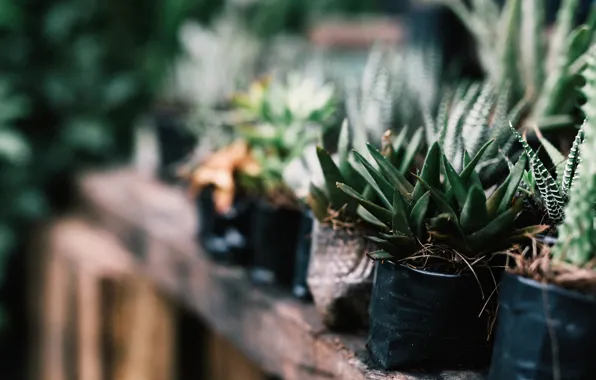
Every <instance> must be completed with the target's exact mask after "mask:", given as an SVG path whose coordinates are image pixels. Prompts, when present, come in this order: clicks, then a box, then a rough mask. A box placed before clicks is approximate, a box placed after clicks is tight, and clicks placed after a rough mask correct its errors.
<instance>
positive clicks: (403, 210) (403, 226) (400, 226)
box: [391, 191, 412, 237]
mask: <svg viewBox="0 0 596 380" xmlns="http://www.w3.org/2000/svg"><path fill="white" fill-rule="evenodd" d="M408 211H409V210H408V204H407V202H406V201H405V199H404V198H403V197H402V195H401V193H400V192H399V191H394V192H393V220H392V222H391V227H392V230H393V232H394V233H396V234H398V235H403V236H407V237H410V236H412V232H411V231H410V225H409V223H408V214H409V212H408Z"/></svg>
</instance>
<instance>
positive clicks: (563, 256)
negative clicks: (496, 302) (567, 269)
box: [552, 53, 596, 269]
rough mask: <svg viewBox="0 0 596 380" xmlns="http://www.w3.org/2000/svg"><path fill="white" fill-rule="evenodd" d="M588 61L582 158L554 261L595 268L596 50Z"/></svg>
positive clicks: (553, 250) (561, 227) (554, 248)
mask: <svg viewBox="0 0 596 380" xmlns="http://www.w3.org/2000/svg"><path fill="white" fill-rule="evenodd" d="M586 63H587V68H586V70H585V72H584V73H583V75H584V78H585V80H586V84H585V85H584V88H583V93H584V95H585V96H586V98H587V101H586V103H585V105H584V106H583V107H582V109H583V111H584V115H585V116H586V123H584V132H585V141H584V144H583V145H582V147H581V149H580V153H581V156H582V160H581V164H580V165H579V167H578V168H577V173H578V175H577V178H576V179H574V181H573V182H574V185H573V186H572V187H571V189H570V193H569V203H568V204H567V206H566V207H565V219H564V221H563V223H562V224H561V225H560V226H559V239H558V242H557V244H556V245H555V246H554V247H553V249H552V255H553V260H555V262H559V263H561V262H566V263H570V264H572V265H574V266H577V267H580V268H590V269H596V260H594V257H595V255H596V228H595V225H594V222H595V220H596V211H595V210H594V205H595V204H596V107H595V104H596V53H591V54H590V55H589V56H588V57H587V59H586ZM574 176H575V175H574Z"/></svg>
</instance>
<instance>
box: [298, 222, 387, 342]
mask: <svg viewBox="0 0 596 380" xmlns="http://www.w3.org/2000/svg"><path fill="white" fill-rule="evenodd" d="M374 249H375V248H374V244H373V243H371V242H370V241H368V240H367V239H366V237H365V235H364V233H363V232H361V231H358V230H347V229H334V228H333V227H332V226H330V225H328V224H321V223H319V222H318V221H316V220H315V222H314V226H313V238H312V249H311V258H310V264H309V267H308V277H307V283H308V287H309V289H310V291H311V293H312V296H313V299H314V302H315V306H316V308H317V311H318V312H319V313H320V314H321V316H322V317H323V322H324V323H325V325H326V326H327V327H328V328H330V329H332V330H348V329H350V330H358V329H364V328H366V327H367V326H368V305H369V301H370V294H371V290H372V282H373V274H374V262H373V261H372V260H371V259H370V258H369V257H368V256H366V253H367V252H369V251H373V250H374Z"/></svg>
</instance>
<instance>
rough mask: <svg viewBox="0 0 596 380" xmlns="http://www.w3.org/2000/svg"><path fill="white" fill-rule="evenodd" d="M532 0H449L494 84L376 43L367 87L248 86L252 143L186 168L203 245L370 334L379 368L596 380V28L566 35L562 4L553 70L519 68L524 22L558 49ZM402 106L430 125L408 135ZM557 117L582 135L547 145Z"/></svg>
mask: <svg viewBox="0 0 596 380" xmlns="http://www.w3.org/2000/svg"><path fill="white" fill-rule="evenodd" d="M538 3H539V2H536V1H534V2H532V4H533V5H532V6H531V7H530V6H528V5H525V4H524V6H523V7H522V4H521V2H520V1H519V0H511V1H508V2H506V5H505V7H504V8H503V10H501V11H499V8H494V9H493V8H490V6H492V2H491V1H488V0H485V1H478V2H473V7H471V8H466V7H465V5H464V4H463V3H459V2H453V3H452V5H453V4H456V5H454V6H457V7H460V8H457V9H456V10H457V14H459V15H462V16H464V17H467V21H468V22H467V25H468V26H469V27H470V28H473V31H474V32H477V33H478V35H479V36H481V37H478V43H479V45H480V49H481V62H482V63H483V64H484V65H486V67H485V69H486V72H487V75H488V77H489V79H488V80H487V81H486V82H484V83H464V84H460V85H456V86H451V85H449V84H443V83H441V81H440V78H438V79H437V80H436V81H429V75H428V73H429V72H432V68H429V66H427V64H428V62H426V61H425V60H420V59H413V58H412V56H416V57H417V58H419V57H420V55H419V54H420V52H413V51H406V52H404V53H402V54H401V55H400V54H398V55H396V53H395V52H391V51H385V50H382V49H376V50H373V52H372V53H371V56H370V57H369V62H368V64H367V68H366V69H365V70H364V74H363V78H362V83H361V85H360V86H359V87H358V88H357V89H353V88H350V89H349V90H347V91H341V90H339V89H338V88H334V87H333V86H332V85H330V84H329V83H325V82H320V81H317V80H315V79H314V78H313V77H311V76H304V75H302V76H300V75H290V76H287V77H273V78H268V79H265V80H260V81H258V82H255V83H254V84H253V86H252V87H251V89H250V90H249V92H248V93H246V94H241V95H237V96H236V97H235V98H234V100H233V104H234V110H235V116H234V117H233V118H232V119H231V120H232V121H230V123H231V124H233V125H234V126H235V130H236V132H237V136H238V139H237V140H236V141H235V142H234V143H233V144H231V145H230V146H227V147H225V148H223V149H222V150H220V151H218V152H216V153H214V154H213V155H211V156H210V157H209V158H208V159H207V160H205V161H203V162H202V163H201V164H200V165H199V166H198V167H197V168H196V169H195V170H192V171H189V172H188V173H187V177H188V179H189V181H190V183H191V188H192V189H193V190H194V191H197V190H198V191H200V195H199V197H198V199H199V202H198V203H199V206H200V207H199V213H200V226H201V231H200V234H199V235H200V241H201V244H202V245H203V247H204V248H205V250H206V251H207V252H209V253H210V254H211V255H212V256H213V257H214V258H215V259H218V260H225V261H228V262H230V263H233V264H240V265H244V266H246V267H247V268H248V269H249V273H250V275H251V278H252V279H253V280H254V281H255V282H258V283H278V284H280V285H283V286H290V287H293V289H294V294H295V295H296V296H298V297H301V298H308V297H309V293H310V294H311V295H312V297H313V299H314V303H315V306H316V307H317V310H318V311H319V312H320V313H321V315H322V317H323V320H324V322H325V324H326V325H327V326H328V327H329V328H330V329H333V330H359V329H368V342H367V348H368V350H369V352H370V354H371V357H372V359H373V360H374V361H375V362H376V363H378V364H379V365H380V366H381V367H383V368H384V369H420V368H424V369H436V368H454V367H464V368H486V367H488V366H490V373H489V378H491V379H590V378H591V377H592V376H593V375H592V374H593V373H594V368H593V366H594V364H592V362H593V361H592V360H590V357H589V355H590V353H591V351H590V349H589V347H590V345H589V342H590V340H591V338H592V336H593V335H594V331H596V329H595V328H594V323H593V322H591V321H593V320H594V319H593V318H592V316H593V315H594V314H595V313H596V272H595V269H596V268H594V263H595V262H596V261H595V260H594V253H595V252H596V251H595V249H594V248H595V247H594V245H596V238H595V237H596V231H595V229H594V220H595V217H596V215H594V212H595V209H594V205H595V204H596V167H594V166H593V165H594V164H593V163H594V162H596V161H595V159H594V157H591V155H592V154H594V153H592V152H594V151H595V150H594V148H596V146H593V145H594V144H595V143H596V49H595V48H592V47H591V46H592V41H593V30H594V26H593V25H592V24H589V25H587V26H581V27H579V28H577V29H575V30H572V29H573V25H572V22H571V21H570V17H571V16H570V14H571V15H573V7H574V6H576V5H577V4H575V5H574V4H573V3H574V2H573V1H566V2H563V6H562V7H561V10H560V11H559V17H558V21H557V23H556V25H555V27H554V32H553V33H554V35H555V38H554V39H553V40H552V41H553V42H552V43H551V44H550V45H548V46H550V49H549V52H550V53H549V54H550V55H552V56H553V57H554V58H553V62H554V65H555V67H556V68H557V70H555V71H553V72H549V71H548V70H544V71H543V72H542V74H540V73H538V72H535V71H538V68H536V70H535V71H532V70H526V69H528V68H529V66H527V65H526V66H524V69H521V68H518V66H523V65H517V64H515V62H518V61H523V62H524V64H525V63H527V62H526V58H515V57H514V56H515V55H516V54H518V50H517V48H518V47H519V46H518V45H517V39H516V38H515V37H514V36H515V35H516V33H521V34H522V35H523V36H524V38H527V37H528V36H527V34H528V33H533V36H534V37H535V39H534V40H533V41H534V44H535V45H533V46H535V47H537V51H538V50H540V49H538V47H540V48H541V49H545V48H546V46H547V45H546V40H542V35H543V34H542V32H543V31H544V25H543V24H541V22H540V21H539V20H540V17H534V18H533V20H532V21H531V24H532V28H529V29H528V28H522V24H523V23H522V21H521V20H522V17H521V15H522V13H523V14H526V16H528V15H530V14H532V15H539V14H540V12H542V11H543V10H541V8H540V7H539V6H538ZM489 10H496V12H497V13H496V15H498V16H499V17H497V18H496V19H495V20H493V21H495V22H496V24H497V25H499V28H496V29H498V30H495V31H493V32H494V33H492V32H491V33H492V34H491V33H489V32H490V31H486V30H481V28H482V27H484V25H485V24H484V23H483V22H482V20H483V18H482V17H484V18H487V17H494V15H491V14H489V13H490V12H489ZM524 12H526V13H524ZM527 12H530V13H527ZM571 19H572V17H571ZM589 19H591V18H589ZM487 20H488V19H487ZM487 20H485V21H487ZM499 20H501V21H499ZM537 20H538V21H537ZM528 30H529V32H528ZM484 32H486V33H487V34H486V35H485V33H484ZM586 33H587V34H586ZM489 34H490V35H493V36H495V37H496V38H498V39H499V41H502V44H496V45H497V46H493V45H495V44H494V43H492V42H491V40H490V38H489V37H487V36H488V35H489ZM578 35H581V36H582V37H581V38H580V37H578ZM565 40H568V41H569V44H567V45H565V44H564V43H563V44H561V41H565ZM511 41H514V42H511ZM513 43H515V46H513V47H511V46H510V44H513ZM503 47H505V49H503ZM507 48H509V50H508V49H507ZM504 50H508V51H504ZM541 51H542V50H541ZM499 57H500V58H499ZM512 57H513V58H512ZM501 58H502V59H501ZM511 59H513V60H514V61H513V63H512V61H511ZM533 59H534V62H538V61H537V59H542V58H539V56H536V55H533ZM396 62H399V63H401V65H396V64H395V63H396ZM408 62H416V64H418V65H420V66H421V67H419V70H418V71H412V70H407V69H406V68H407V67H408ZM430 63H431V64H432V62H430ZM505 68H506V69H505ZM414 72H417V73H419V74H421V76H420V77H416V76H415V75H414V74H413V73H414ZM547 72H548V73H549V74H547ZM538 74H540V75H538ZM514 78H523V81H514V82H513V85H512V81H513V79H514ZM580 80H583V83H584V84H583V87H582V90H581V91H580V90H578V89H577V88H576V87H577V86H576V85H577V83H578V81H580ZM429 84H430V86H429ZM429 88H432V91H428V89H429ZM438 89H440V90H438ZM429 93H432V94H434V95H432V96H429ZM404 94H405V95H404ZM404 97H407V99H404ZM412 99H414V101H412ZM404 102H406V104H411V105H412V107H411V109H410V110H409V111H410V115H412V118H411V119H410V120H409V121H420V122H421V124H422V125H423V127H421V128H406V127H403V123H404V112H403V104H404ZM582 102H583V103H585V104H584V105H583V106H582V107H581V110H579V109H574V108H573V106H572V105H580V104H581V103H582ZM400 104H401V106H402V108H400ZM570 104H571V105H570ZM346 116H347V117H346ZM577 119H579V120H582V119H585V121H584V123H583V124H582V123H577V124H579V126H578V128H577V130H576V132H573V129H574V127H573V125H574V124H575V123H574V121H575V120H577ZM405 121H406V122H407V121H408V120H405ZM398 123H399V124H398ZM410 125H412V126H414V125H416V124H410ZM555 126H556V127H560V128H557V133H559V134H558V135H552V136H550V137H553V136H554V137H558V136H559V135H563V136H564V135H565V134H569V133H570V132H571V133H573V134H574V135H575V138H574V139H573V140H572V143H571V144H570V146H569V148H568V149H565V153H563V152H562V151H559V149H558V148H557V147H556V146H555V145H554V144H553V143H552V142H551V141H549V140H547V139H546V138H545V137H544V136H543V133H545V132H544V131H545V130H548V131H551V130H552V129H553V127H555ZM530 136H533V138H529V137H530ZM555 141H557V140H555ZM558 141H559V142H560V141H565V140H564V138H563V139H559V140H558ZM537 147H538V148H539V149H536V148H537ZM491 357H492V359H491Z"/></svg>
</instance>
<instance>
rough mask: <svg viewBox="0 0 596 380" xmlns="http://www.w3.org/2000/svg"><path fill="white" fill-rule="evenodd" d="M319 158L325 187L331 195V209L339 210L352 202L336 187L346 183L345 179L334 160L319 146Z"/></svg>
mask: <svg viewBox="0 0 596 380" xmlns="http://www.w3.org/2000/svg"><path fill="white" fill-rule="evenodd" d="M317 157H318V158H319V163H320V164H321V169H322V170H323V176H324V177H325V186H326V188H327V194H328V195H329V202H330V204H331V208H333V209H334V210H339V209H341V208H342V207H343V205H345V204H346V203H348V202H349V201H350V198H349V197H347V196H346V194H344V193H343V192H341V191H339V190H338V189H337V187H336V185H335V184H336V183H338V182H340V183H341V182H345V179H344V177H343V176H342V175H341V173H340V171H339V168H338V167H337V166H336V165H335V162H333V159H332V158H331V156H330V155H329V153H328V152H327V151H326V150H325V149H323V148H321V147H319V146H317Z"/></svg>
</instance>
